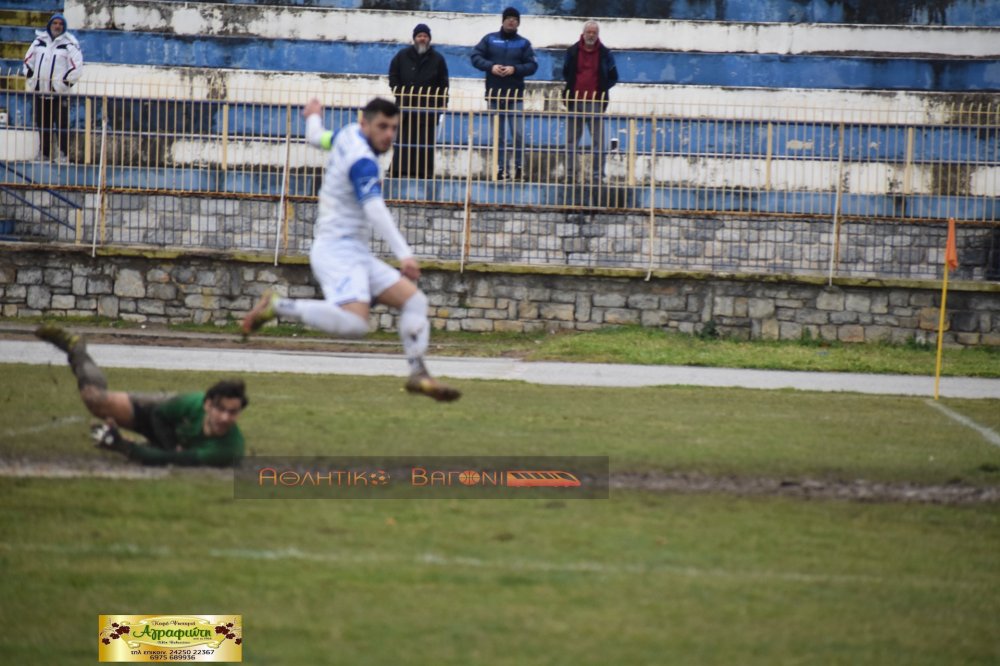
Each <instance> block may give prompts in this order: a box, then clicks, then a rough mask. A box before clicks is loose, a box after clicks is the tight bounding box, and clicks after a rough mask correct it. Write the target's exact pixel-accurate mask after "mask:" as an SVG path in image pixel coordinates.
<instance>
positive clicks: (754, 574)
mask: <svg viewBox="0 0 1000 666" xmlns="http://www.w3.org/2000/svg"><path fill="white" fill-rule="evenodd" d="M0 551H3V552H6V553H13V552H24V553H46V554H51V555H65V556H80V555H83V556H88V555H89V556H95V557H101V558H105V557H109V556H112V557H114V556H126V557H142V558H153V557H157V558H174V557H184V558H186V559H188V558H194V559H198V558H205V557H209V558H214V559H224V560H250V561H267V562H314V563H317V564H336V565H341V566H343V565H356V566H366V565H372V564H375V565H379V566H381V565H395V566H399V565H404V566H405V565H412V566H418V567H429V568H430V567H433V568H449V569H451V568H466V569H484V570H495V571H515V572H539V573H580V574H600V575H610V576H635V575H643V576H648V575H649V574H662V575H668V576H677V577H681V578H695V579H723V580H733V581H758V582H786V583H802V584H806V585H816V584H841V585H874V584H878V585H887V586H892V587H940V588H946V589H954V588H956V587H961V588H967V589H980V586H981V583H977V582H972V581H969V582H965V581H955V580H943V579H940V578H926V577H917V576H905V577H904V576H896V575H893V576H870V575H860V574H836V573H834V574H824V573H806V572H799V571H769V570H766V569H765V570H737V569H724V568H721V567H712V568H702V567H695V566H680V565H671V564H665V563H662V562H649V563H628V562H597V561H588V560H581V561H566V562H553V561H546V560H533V559H524V558H504V559H484V558H479V557H468V556H449V555H442V554H440V553H434V552H424V553H415V554H412V555H398V554H397V555H393V554H387V553H380V554H377V555H376V554H373V553H361V552H343V551H341V552H337V551H329V552H310V551H305V550H301V549H299V548H296V547H294V546H291V547H287V548H279V549H255V548H210V549H208V550H206V551H202V552H199V553H191V552H188V551H179V550H175V549H172V548H170V547H169V546H156V547H146V546H140V545H137V544H130V543H118V544H107V545H106V546H102V547H98V546H72V545H49V544H20V543H9V542H0Z"/></svg>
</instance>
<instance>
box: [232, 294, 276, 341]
mask: <svg viewBox="0 0 1000 666" xmlns="http://www.w3.org/2000/svg"><path fill="white" fill-rule="evenodd" d="M276 300H278V295H277V294H275V293H274V292H273V291H271V290H267V291H265V292H264V293H263V294H261V296H260V298H259V299H258V300H257V303H256V304H254V306H253V308H251V310H250V312H248V313H247V314H246V316H245V317H243V321H242V322H240V330H242V331H243V335H245V336H246V335H250V334H251V333H253V332H254V331H256V330H258V329H260V327H261V326H263V325H264V324H266V323H267V322H269V321H271V320H272V319H274V318H275V317H277V316H278V315H277V313H275V311H274V303H275V301H276Z"/></svg>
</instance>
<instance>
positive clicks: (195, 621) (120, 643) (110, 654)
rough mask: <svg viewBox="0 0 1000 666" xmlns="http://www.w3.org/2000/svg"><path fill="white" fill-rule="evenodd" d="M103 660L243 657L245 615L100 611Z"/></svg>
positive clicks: (98, 620)
mask: <svg viewBox="0 0 1000 666" xmlns="http://www.w3.org/2000/svg"><path fill="white" fill-rule="evenodd" d="M97 627H98V637H97V640H98V643H97V645H98V648H97V654H98V659H99V660H100V661H131V662H137V661H138V662H149V661H157V662H160V663H164V662H166V663H169V662H172V661H228V662H234V661H235V662H239V661H243V616H242V615H99V616H98V619H97Z"/></svg>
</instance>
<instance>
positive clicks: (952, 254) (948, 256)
mask: <svg viewBox="0 0 1000 666" xmlns="http://www.w3.org/2000/svg"><path fill="white" fill-rule="evenodd" d="M944 263H945V264H947V265H948V270H952V271H953V270H955V269H956V268H958V247H957V246H956V245H955V218H950V219H949V220H948V243H947V244H946V245H945V246H944Z"/></svg>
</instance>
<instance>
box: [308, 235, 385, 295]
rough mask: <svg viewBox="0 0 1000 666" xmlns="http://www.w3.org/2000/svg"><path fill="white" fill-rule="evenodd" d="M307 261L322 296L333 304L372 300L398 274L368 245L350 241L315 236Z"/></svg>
mask: <svg viewBox="0 0 1000 666" xmlns="http://www.w3.org/2000/svg"><path fill="white" fill-rule="evenodd" d="M309 265H310V266H311V267H312V272H313V277H315V278H316V282H318V283H319V286H320V288H321V289H322V290H323V297H324V298H325V299H326V300H328V301H332V302H333V303H335V304H336V305H344V304H345V303H353V302H359V303H366V304H367V303H371V302H372V299H373V298H378V296H379V295H380V294H381V293H382V292H383V291H385V290H386V289H388V288H389V287H391V286H392V285H394V284H396V283H397V282H399V280H400V277H401V275H400V273H399V271H397V270H396V269H395V268H393V267H392V266H390V265H389V264H387V263H385V262H384V261H382V260H381V259H378V258H376V257H374V256H372V253H371V252H370V251H369V250H368V248H365V247H362V246H359V245H358V244H356V243H353V242H350V241H347V242H344V241H340V240H326V239H322V238H317V239H316V240H315V241H314V242H313V245H312V249H311V250H310V251H309Z"/></svg>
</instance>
